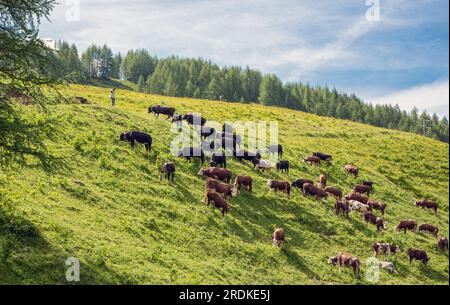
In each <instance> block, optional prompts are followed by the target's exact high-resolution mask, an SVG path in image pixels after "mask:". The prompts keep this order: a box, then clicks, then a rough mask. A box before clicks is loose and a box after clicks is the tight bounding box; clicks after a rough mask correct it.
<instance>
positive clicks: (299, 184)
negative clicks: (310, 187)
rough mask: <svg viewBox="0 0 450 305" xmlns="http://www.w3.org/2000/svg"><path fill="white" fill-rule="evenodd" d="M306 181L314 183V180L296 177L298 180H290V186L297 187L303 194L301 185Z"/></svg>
mask: <svg viewBox="0 0 450 305" xmlns="http://www.w3.org/2000/svg"><path fill="white" fill-rule="evenodd" d="M307 183H309V184H314V182H313V181H312V180H309V179H298V180H295V181H294V182H292V187H295V188H298V189H299V190H301V191H302V192H303V194H305V191H304V190H303V186H304V185H305V184H307Z"/></svg>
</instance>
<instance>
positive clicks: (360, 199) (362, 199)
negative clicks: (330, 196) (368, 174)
mask: <svg viewBox="0 0 450 305" xmlns="http://www.w3.org/2000/svg"><path fill="white" fill-rule="evenodd" d="M345 199H347V200H354V201H358V202H361V203H364V204H366V205H367V203H368V202H369V198H367V197H366V196H363V195H361V194H358V193H350V194H348V195H347V196H345Z"/></svg>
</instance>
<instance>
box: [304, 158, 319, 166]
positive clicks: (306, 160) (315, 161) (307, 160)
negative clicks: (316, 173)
mask: <svg viewBox="0 0 450 305" xmlns="http://www.w3.org/2000/svg"><path fill="white" fill-rule="evenodd" d="M303 163H309V164H311V165H313V164H314V165H317V166H319V165H320V158H318V157H306V158H304V159H303Z"/></svg>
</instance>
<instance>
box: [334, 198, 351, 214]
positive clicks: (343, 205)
mask: <svg viewBox="0 0 450 305" xmlns="http://www.w3.org/2000/svg"><path fill="white" fill-rule="evenodd" d="M334 211H335V212H336V215H339V213H340V212H341V211H342V214H344V215H345V216H347V218H348V213H349V212H350V206H349V203H348V201H338V200H337V201H336V204H335V205H334Z"/></svg>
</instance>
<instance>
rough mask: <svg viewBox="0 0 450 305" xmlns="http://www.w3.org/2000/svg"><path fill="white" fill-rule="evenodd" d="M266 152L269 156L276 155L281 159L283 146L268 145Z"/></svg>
mask: <svg viewBox="0 0 450 305" xmlns="http://www.w3.org/2000/svg"><path fill="white" fill-rule="evenodd" d="M267 151H268V152H269V153H270V154H271V155H278V157H280V158H281V157H283V146H282V145H281V144H278V145H270V146H269V148H268V149H267Z"/></svg>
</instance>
